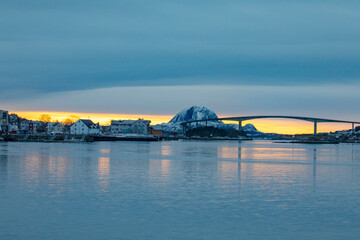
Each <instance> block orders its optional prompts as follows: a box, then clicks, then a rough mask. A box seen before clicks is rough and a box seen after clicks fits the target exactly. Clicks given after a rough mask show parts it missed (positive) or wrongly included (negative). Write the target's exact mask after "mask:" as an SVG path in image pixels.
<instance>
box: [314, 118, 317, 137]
mask: <svg viewBox="0 0 360 240" xmlns="http://www.w3.org/2000/svg"><path fill="white" fill-rule="evenodd" d="M314 135H315V136H316V135H317V121H314Z"/></svg>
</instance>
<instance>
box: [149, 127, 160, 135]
mask: <svg viewBox="0 0 360 240" xmlns="http://www.w3.org/2000/svg"><path fill="white" fill-rule="evenodd" d="M150 134H151V135H153V136H155V137H162V136H163V131H162V129H160V128H157V127H151V128H150Z"/></svg>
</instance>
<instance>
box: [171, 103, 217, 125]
mask: <svg viewBox="0 0 360 240" xmlns="http://www.w3.org/2000/svg"><path fill="white" fill-rule="evenodd" d="M214 118H218V116H217V115H216V113H215V112H214V111H213V110H211V109H210V108H208V107H205V106H200V105H194V106H191V107H189V108H186V109H184V110H182V111H181V112H179V113H178V114H176V115H175V117H173V118H172V119H171V120H170V122H169V123H174V124H175V123H181V122H187V121H194V120H205V119H214Z"/></svg>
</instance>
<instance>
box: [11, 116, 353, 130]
mask: <svg viewBox="0 0 360 240" xmlns="http://www.w3.org/2000/svg"><path fill="white" fill-rule="evenodd" d="M15 113H16V114H17V115H18V116H20V117H23V118H27V119H30V120H39V118H40V115H41V114H49V115H50V116H51V121H60V122H61V121H63V120H65V119H66V118H71V117H72V116H77V117H79V118H83V119H91V120H92V121H93V122H95V123H97V122H99V123H100V124H102V125H109V124H110V121H111V120H119V119H121V120H127V119H132V120H135V119H139V118H143V119H147V120H151V125H156V124H161V123H167V122H169V121H170V120H171V119H172V118H173V116H170V115H140V114H115V113H74V112H15ZM219 117H228V116H219ZM225 123H233V124H234V123H236V124H237V122H235V121H225ZM248 123H251V124H253V125H254V126H255V127H256V128H257V129H258V130H259V131H261V132H264V133H280V134H311V133H313V131H314V125H313V123H311V122H306V121H301V120H290V119H256V120H249V121H244V122H243V123H242V125H243V126H245V125H246V124H248ZM344 129H351V124H346V123H345V124H344V123H318V133H320V132H330V131H333V132H334V131H338V130H344Z"/></svg>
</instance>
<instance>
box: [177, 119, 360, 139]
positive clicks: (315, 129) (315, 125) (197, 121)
mask: <svg viewBox="0 0 360 240" xmlns="http://www.w3.org/2000/svg"><path fill="white" fill-rule="evenodd" d="M263 118H284V119H296V120H303V121H308V122H312V123H314V135H317V124H318V123H350V124H352V131H353V132H354V131H355V124H360V122H356V121H347V120H334V119H327V118H314V117H299V116H282V115H259V116H242V117H224V118H214V119H203V120H193V121H188V122H182V123H181V125H182V127H183V129H184V132H185V130H186V128H187V127H188V124H190V126H191V123H199V122H205V123H206V126H207V123H208V122H210V121H216V122H219V121H236V122H239V130H241V128H242V122H243V121H248V120H252V119H263Z"/></svg>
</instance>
